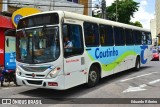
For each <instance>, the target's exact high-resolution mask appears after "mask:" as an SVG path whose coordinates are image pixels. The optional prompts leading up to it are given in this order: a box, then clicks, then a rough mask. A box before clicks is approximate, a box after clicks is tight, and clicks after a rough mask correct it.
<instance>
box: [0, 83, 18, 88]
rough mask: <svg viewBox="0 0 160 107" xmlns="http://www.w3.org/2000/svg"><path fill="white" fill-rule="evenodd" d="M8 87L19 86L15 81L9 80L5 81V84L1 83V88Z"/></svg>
mask: <svg viewBox="0 0 160 107" xmlns="http://www.w3.org/2000/svg"><path fill="white" fill-rule="evenodd" d="M6 87H8V88H10V87H17V86H16V85H15V84H14V83H13V82H10V84H9V83H8V82H4V83H3V86H1V85H0V89H2V88H6Z"/></svg>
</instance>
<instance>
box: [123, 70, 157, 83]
mask: <svg viewBox="0 0 160 107" xmlns="http://www.w3.org/2000/svg"><path fill="white" fill-rule="evenodd" d="M155 73H158V72H152V73H148V74H143V75H139V76H136V77H132V78H128V79H124V80H121V82H125V81H128V80H132V79H135V78H139V77H144V76H148V75H152V74H155Z"/></svg>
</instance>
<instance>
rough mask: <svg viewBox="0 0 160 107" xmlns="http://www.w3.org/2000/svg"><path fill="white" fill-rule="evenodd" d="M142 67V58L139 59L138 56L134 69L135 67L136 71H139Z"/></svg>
mask: <svg viewBox="0 0 160 107" xmlns="http://www.w3.org/2000/svg"><path fill="white" fill-rule="evenodd" d="M140 67H141V64H140V59H139V57H137V58H136V63H135V67H134V69H135V70H136V71H139V70H140Z"/></svg>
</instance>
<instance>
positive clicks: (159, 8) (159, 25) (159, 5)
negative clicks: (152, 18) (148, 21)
mask: <svg viewBox="0 0 160 107" xmlns="http://www.w3.org/2000/svg"><path fill="white" fill-rule="evenodd" d="M156 20H157V21H156V34H157V35H158V34H160V21H159V20H160V0H156Z"/></svg>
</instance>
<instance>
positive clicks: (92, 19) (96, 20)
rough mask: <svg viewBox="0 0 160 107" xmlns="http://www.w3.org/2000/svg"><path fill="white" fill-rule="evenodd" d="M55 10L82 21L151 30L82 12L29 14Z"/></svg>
mask: <svg viewBox="0 0 160 107" xmlns="http://www.w3.org/2000/svg"><path fill="white" fill-rule="evenodd" d="M55 12H57V13H59V14H63V15H64V18H69V19H77V20H81V21H87V22H93V23H98V24H107V25H112V26H117V27H123V28H129V29H134V30H141V31H147V32H150V30H149V29H145V28H141V27H136V26H132V25H128V24H123V23H119V22H114V21H110V20H105V19H101V18H95V17H91V16H86V15H82V14H77V13H72V12H67V11H46V12H41V13H36V14H32V15H29V16H33V15H40V14H48V13H55ZM29 16H26V17H29ZM23 18H25V17H23Z"/></svg>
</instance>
